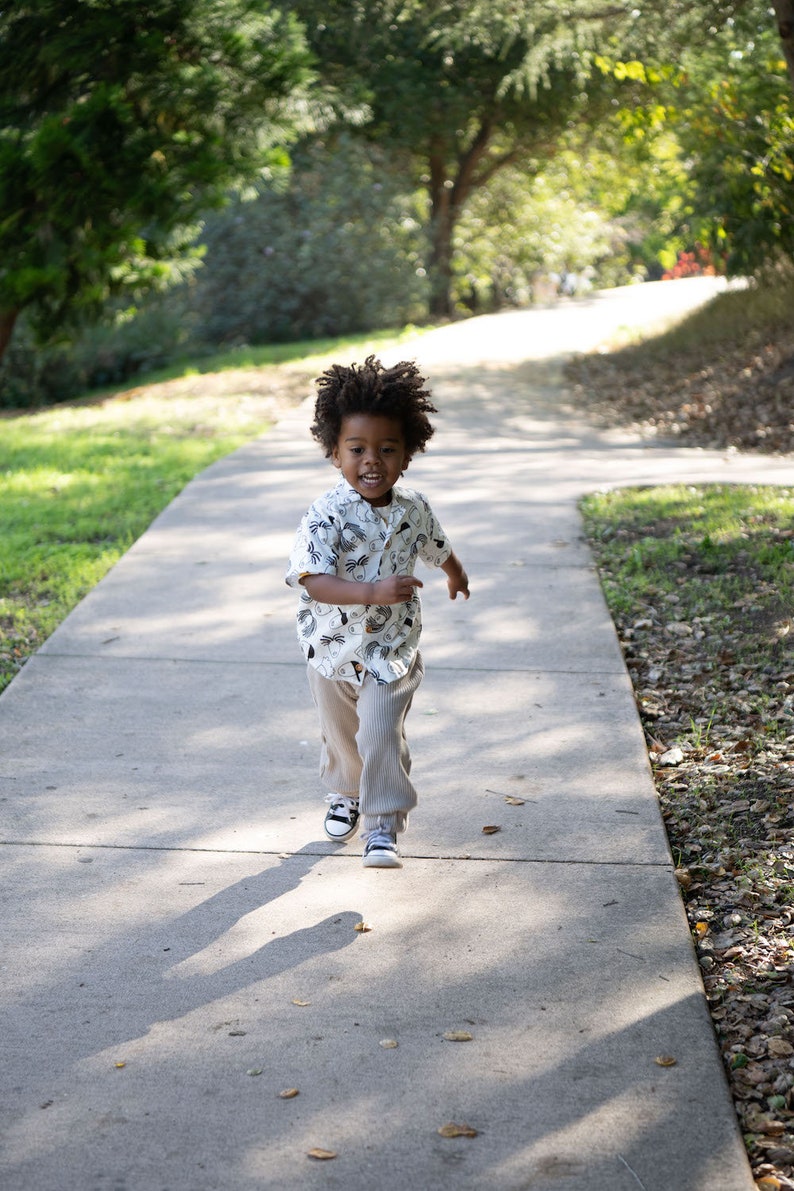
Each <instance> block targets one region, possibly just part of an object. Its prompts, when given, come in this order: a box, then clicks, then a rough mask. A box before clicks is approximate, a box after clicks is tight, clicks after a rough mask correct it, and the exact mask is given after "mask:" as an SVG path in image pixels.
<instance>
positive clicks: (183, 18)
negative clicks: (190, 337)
mask: <svg viewBox="0 0 794 1191" xmlns="http://www.w3.org/2000/svg"><path fill="white" fill-rule="evenodd" d="M309 70H310V57H309V53H308V50H307V47H306V45H305V41H304V39H303V35H302V32H301V29H300V26H299V25H298V23H297V22H296V20H295V18H294V16H292V15H291V14H289V13H286V12H283V11H281V10H280V9H279V8H278V7H275V6H273V5H268V4H261V3H257V2H256V0H223V2H221V0H196V2H193V0H161V2H159V3H156V4H155V3H140V2H138V0H91V2H90V3H87V2H85V0H37V2H35V3H18V4H15V5H13V6H5V7H4V9H3V11H2V12H0V358H1V357H2V355H3V353H4V351H5V348H6V347H7V345H8V342H9V340H10V338H11V335H12V332H13V329H14V325H15V323H16V321H17V319H18V317H19V315H20V313H21V312H22V311H23V310H24V311H27V312H28V316H29V318H30V320H31V322H32V324H33V325H34V327H35V329H36V330H37V332H38V333H39V334H40V336H41V337H48V336H52V335H53V334H54V333H55V332H56V331H58V330H59V329H60V328H61V327H63V326H64V325H65V324H68V323H69V322H70V321H72V320H74V319H76V318H78V317H79V315H80V314H81V313H84V312H86V311H96V310H98V309H100V308H101V306H102V304H103V303H104V302H105V301H106V299H107V298H108V296H109V295H110V294H112V293H114V292H118V291H120V290H128V291H130V290H132V291H144V290H146V289H151V288H152V287H157V286H162V285H163V284H165V283H166V282H167V281H168V280H169V279H170V278H172V277H173V276H174V275H175V273H178V272H179V267H180V264H184V262H185V261H186V260H188V259H189V257H190V252H191V247H190V245H191V243H192V240H193V238H194V235H195V231H196V227H195V225H196V222H197V220H198V219H199V217H200V214H201V212H203V211H205V210H206V209H207V208H209V207H212V206H214V205H218V204H220V203H222V202H223V200H224V197H225V195H226V193H227V192H228V190H229V188H230V187H232V186H234V185H236V184H239V183H241V182H244V181H245V180H248V179H250V178H251V177H252V176H253V175H255V174H256V173H257V172H258V171H261V170H262V168H263V167H265V166H267V165H268V164H269V165H270V166H275V165H276V164H277V163H278V162H279V161H282V162H283V160H284V158H285V155H284V152H283V150H280V149H279V145H281V144H283V143H284V142H285V140H286V138H287V137H288V136H289V134H290V128H291V125H292V123H293V122H294V113H291V112H290V107H289V100H290V97H291V96H293V95H294V94H295V92H296V89H298V88H300V87H301V86H302V85H304V84H305V83H306V82H307V81H308V78H309Z"/></svg>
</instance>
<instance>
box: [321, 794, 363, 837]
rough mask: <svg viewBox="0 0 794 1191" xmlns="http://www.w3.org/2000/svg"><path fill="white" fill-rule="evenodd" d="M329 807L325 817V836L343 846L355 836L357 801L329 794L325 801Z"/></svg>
mask: <svg viewBox="0 0 794 1191" xmlns="http://www.w3.org/2000/svg"><path fill="white" fill-rule="evenodd" d="M325 801H326V802H329V803H330V804H331V805H330V806H329V808H328V813H327V814H326V816H325V834H326V835H327V836H328V838H329V839H332V840H333V841H334V843H337V844H343V843H345V841H346V840H349V839H350V837H351V836H353V835H355V834H356V828H357V827H358V799H357V798H348V797H347V795H346V794H329V795H328V797H327V798H326V800H325Z"/></svg>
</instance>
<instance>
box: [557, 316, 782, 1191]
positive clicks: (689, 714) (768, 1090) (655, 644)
mask: <svg viewBox="0 0 794 1191" xmlns="http://www.w3.org/2000/svg"><path fill="white" fill-rule="evenodd" d="M621 355H622V354H621V353H618V354H616V355H613V356H609V357H607V356H588V357H583V358H580V359H576V360H574V361H573V362H572V363H571V365H570V366H569V368H568V372H567V379H568V383H569V386H570V390H571V392H572V394H573V397H574V402H575V405H576V407H577V408H578V409H579V410H580V411H581V412H583V413H586V414H587V415H588V416H589V417H591V418H592V419H593V420H595V421H596V422H597V423H599V424H601V425H609V426H621V427H626V426H632V427H634V428H635V429H638V430H640V431H641V432H642V433H643V434H646V435H649V436H659V437H662V436H663V437H665V438H668V439H674V440H675V441H676V442H678V443H680V444H681V445H687V446H705V447H710V448H726V447H734V448H737V449H740V450H744V451H753V452H757V453H771V452H775V453H778V452H780V453H783V452H785V453H789V452H794V332H792V335H791V337H790V338H789V340H788V341H787V342H786V341H780V342H776V343H775V344H765V343H763V342H762V341H759V342H754V343H751V344H749V345H748V344H747V343H745V344H743V345H741V346H737V348H736V350H735V351H726V352H725V353H724V354H723V355H722V357H721V358H720V360H719V361H718V362H717V363H716V364H709V365H708V366H703V365H702V364H700V363H694V362H693V360H692V359H689V360H686V359H682V360H673V361H668V366H666V367H664V368H663V369H662V368H653V369H649V368H648V366H647V363H646V364H645V365H643V362H642V360H641V357H640V355H639V354H638V353H637V352H636V350H635V351H633V352H632V353H630V354H629V356H626V357H624V358H623V359H621ZM647 532H648V531H647V527H646V528H645V529H644V530H643V533H646V534H647ZM659 532H660V533H662V532H665V530H664V527H660V529H659ZM783 532H784V533H785V532H786V531H783ZM618 533H620V534H621V535H622V536H623V537H625V540H626V547H627V549H629V548H630V547H631V544H632V533H633V531H632V530H631V529H629V528H622V529H618ZM591 545H592V547H593V549H594V551H595V553H596V557H597V558H598V542H596V541H593V542H592V543H591ZM604 565H605V564H604V561H603V559H602V560H601V566H602V579H604V580H605V582H607V583H608V581H609V573H608V570H607V571H605V570H604ZM708 565H709V561H708V558H707V557H704V555H703V554H702V553H701V552H700V551H699V550H698V547H697V542H696V541H695V540H693V542H692V546H691V549H688V550H687V551H685V553H684V555H683V560H682V564H681V572H680V574H679V576H678V583H679V585H684V584H686V583H687V582H688V581H690V580H691V581H693V582H697V581H698V579H700V578H702V574H703V570H704V568H707V567H708ZM736 565H737V575H736V577H737V580H742V581H743V583H744V586H745V589H746V590H748V591H753V590H755V591H756V592H757V586H756V584H757V582H761V580H757V577H754V576H753V575H752V574H744V575H742V574H740V573H739V568H740V566H741V564H740V563H737V564H736ZM680 589H682V588H680ZM765 594H766V596H767V599H766V602H765V607H766V609H767V612H766V613H765V615H764V616H763V617H761V618H760V619H755V620H754V618H753V612H752V607H753V599H752V597H748V598H746V599H744V600H743V599H741V598H739V599H737V601H736V606H734V607H732V608H729V609H725V608H720V609H719V610H718V611H719V618H720V647H719V650H718V651H717V652H716V653H715V650H714V647H713V640H712V641H711V642H710V641H709V638H710V636H711V634H710V632H709V620H710V618H709V616H708V615H705V616H701V617H698V616H689V617H688V616H686V614H684V615H683V616H682V614H681V610H680V609H679V608H677V607H676V597H675V596H674V595H673V596H671V595H670V594H669V592H668V594H666V595H665V594H663V593H661V592H658V593H654V592H653V591H651V592H650V593H649V595H648V598H647V600H646V601H645V602H644V603H643V604H642V606H637V607H635V608H633V609H632V610H631V613H630V614H627V615H625V616H616V628H617V631H618V634H619V637H620V640H621V644H622V648H623V653H624V657H625V660H626V664H627V666H628V669H629V672H630V674H631V677H632V681H633V684H634V689H635V694H636V699H637V706H638V709H639V712H640V717H641V720H642V723H643V726H644V729H645V732H646V737H647V741H648V749H649V754H650V757H651V760H652V764H653V770H654V775H655V781H656V787H657V792H658V795H659V799H660V804H661V808H662V813H663V816H664V819H665V824H666V827H667V832H668V838H669V842H670V847H671V850H672V853H673V857H674V860H675V863H676V866H677V876H678V880H679V883H680V885H681V889H682V893H683V897H684V902H685V905H686V911H687V915H688V918H689V922H690V925H691V929H692V935H693V940H694V943H695V947H696V949H697V955H698V960H699V963H700V967H701V971H702V975H703V983H704V987H705V991H706V997H707V999H708V1004H709V1008H710V1011H711V1016H712V1020H713V1022H714V1027H715V1031H716V1035H717V1040H718V1044H719V1046H720V1049H721V1052H722V1054H723V1057H724V1061H725V1069H726V1073H727V1076H728V1080H729V1084H730V1088H731V1092H732V1095H733V1099H734V1103H735V1106H736V1111H737V1114H738V1117H739V1121H740V1124H741V1128H742V1132H743V1134H744V1136H745V1141H746V1144H747V1149H748V1154H749V1156H750V1161H751V1165H752V1168H753V1173H754V1175H755V1178H756V1180H757V1185H758V1186H759V1187H760V1188H762V1189H763V1191H774V1189H779V1188H784V1189H790V1188H791V1189H794V947H793V946H792V920H793V919H794V884H793V883H792V882H793V879H794V648H793V647H794V624H792V621H791V617H792V611H793V610H792V609H791V608H784V607H777V608H776V607H775V600H774V593H773V592H769V591H767V592H766V593H765ZM788 629H790V630H791V631H790V632H788V631H787V630H788ZM709 709H716V710H715V711H714V715H713V719H712V720H711V721H710V722H709V721H707V722H705V723H704V713H705V714H706V715H708V712H709Z"/></svg>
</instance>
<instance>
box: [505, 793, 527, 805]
mask: <svg viewBox="0 0 794 1191" xmlns="http://www.w3.org/2000/svg"><path fill="white" fill-rule="evenodd" d="M505 802H506V803H507V805H508V806H525V805H526V798H513V796H512V795H508V796H507V798H505Z"/></svg>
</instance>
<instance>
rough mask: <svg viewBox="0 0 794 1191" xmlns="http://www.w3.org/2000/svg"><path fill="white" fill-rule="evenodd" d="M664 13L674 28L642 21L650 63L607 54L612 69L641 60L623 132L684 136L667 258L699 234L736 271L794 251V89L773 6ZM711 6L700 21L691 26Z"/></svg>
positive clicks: (648, 140) (653, 138) (631, 136)
mask: <svg viewBox="0 0 794 1191" xmlns="http://www.w3.org/2000/svg"><path fill="white" fill-rule="evenodd" d="M712 8H713V11H712ZM665 17H666V19H667V20H669V26H670V27H669V29H668V31H667V32H666V33H662V32H661V31H660V30H659V29H658V28H655V26H654V25H653V23H652V22H651V27H650V29H647V28H646V29H645V33H646V43H645V47H644V51H641V52H644V54H645V55H646V58H645V63H644V65H642V67H641V69H640V64H638V63H636V62H633V61H624V60H622V59H621V57H620V55H619V54H614V55H612V56H611V57H610V55H609V54H605V55H602V56H600V57H599V58H598V64H599V67H600V69H602V70H604V71H606V72H607V73H612V74H615V73H620V72H621V71H626V70H629V69H630V68H634V67H637V70H636V72H635V73H636V78H637V83H638V85H639V86H638V90H637V92H636V93H635V95H634V97H633V98H634V104H633V106H625V107H623V108H622V110H621V111H620V113H619V119H620V121H621V125H622V128H623V131H624V136H625V138H626V141H627V142H628V143H630V144H632V146H633V147H634V149H635V150H636V148H637V147H638V146H640V147H641V146H642V145H643V144H645V145H647V146H653V145H654V144H658V143H659V142H660V139H661V140H664V141H666V142H667V143H668V144H674V145H676V146H677V153H676V154H675V155H674V156H673V157H671V158H669V160H668V170H667V176H668V180H669V183H670V185H669V189H668V193H669V198H668V201H667V203H666V205H665V211H666V213H667V218H666V219H665V220H664V222H663V224H662V225H660V231H663V232H664V234H665V239H664V242H660V243H659V245H658V248H657V250H656V251H657V256H658V258H659V260H660V262H661V263H663V265H664V267H665V268H668V269H669V268H671V267H672V266H673V264H674V263H675V260H676V258H677V257H678V255H679V253H680V252H682V251H683V250H689V251H692V250H694V249H696V247H697V245H699V244H700V245H704V246H706V247H708V248H709V249H710V251H711V254H712V260H713V261H716V262H721V263H722V267H724V268H726V269H727V271H728V272H729V273H731V274H734V275H741V274H748V273H753V272H756V271H757V270H758V269H760V268H762V267H763V266H764V265H765V264H766V263H767V262H768V261H770V260H772V261H774V260H775V259H778V258H779V257H781V256H786V257H789V258H791V257H792V255H793V254H794V200H792V193H794V192H793V191H792V181H794V96H792V92H791V85H790V79H789V77H788V75H787V72H786V64H785V60H784V58H783V54H782V50H781V45H780V39H779V37H778V34H777V30H776V28H775V24H774V22H773V21H772V19H771V18H770V14H769V11H768V10H760V11H759V10H757V9H756V8H755V7H754V6H752V5H750V4H748V3H744V4H742V3H736V4H721V5H716V6H709V8H708V12H706V11H705V9H704V6H702V5H697V4H696V5H689V6H688V11H687V12H684V13H676V12H675V11H673V12H670V11H668V9H667V8H666V9H665ZM705 17H707V18H708V23H707V24H706V25H705V26H703V27H702V28H701V29H700V30H699V32H698V31H697V29H696V28H695V29H693V28H692V25H691V22H692V21H693V20H694V21H696V22H697V20H699V19H703V18H705ZM704 29H705V30H707V32H708V36H706V37H705V38H704ZM687 33H689V35H690V36H691V37H692V38H694V40H691V41H687ZM676 47H678V52H677V53H676ZM622 48H623V49H624V50H625V49H626V46H625V45H624V46H623V47H622ZM676 195H677V196H678V197H677V198H676Z"/></svg>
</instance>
